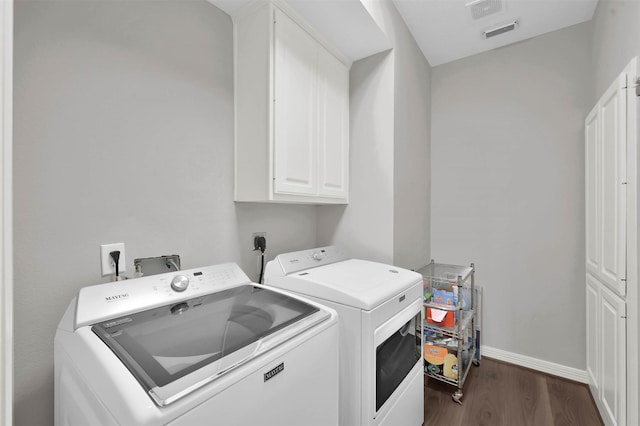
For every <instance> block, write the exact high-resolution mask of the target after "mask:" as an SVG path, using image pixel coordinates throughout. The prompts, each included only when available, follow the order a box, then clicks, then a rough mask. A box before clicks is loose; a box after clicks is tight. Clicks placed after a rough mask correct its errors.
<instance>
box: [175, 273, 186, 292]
mask: <svg viewBox="0 0 640 426" xmlns="http://www.w3.org/2000/svg"><path fill="white" fill-rule="evenodd" d="M187 287H189V278H187V277H186V276H184V275H176V276H175V277H173V279H172V280H171V288H172V289H174V290H175V291H185V290H186V289H187Z"/></svg>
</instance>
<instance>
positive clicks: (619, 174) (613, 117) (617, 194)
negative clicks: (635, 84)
mask: <svg viewBox="0 0 640 426" xmlns="http://www.w3.org/2000/svg"><path fill="white" fill-rule="evenodd" d="M625 86H626V73H623V74H621V75H620V76H619V77H618V79H617V80H616V81H615V82H614V84H613V85H612V86H611V87H610V88H609V89H608V90H607V91H606V92H605V94H604V95H603V97H602V98H601V99H600V102H599V109H600V110H599V113H598V116H599V125H598V126H599V134H600V139H601V141H600V146H601V149H600V156H601V157H600V167H601V177H600V180H601V183H600V191H601V195H600V197H601V198H600V208H601V212H600V214H601V219H600V220H601V233H600V256H601V261H600V272H599V278H600V279H601V280H602V281H603V282H604V283H605V284H607V285H608V286H609V287H610V288H611V289H612V290H614V291H615V292H616V293H617V294H619V295H621V296H624V295H625V292H626V285H625V284H626V282H625V281H626V255H627V251H626V242H627V241H626V233H627V227H626V209H627V203H626V185H625V181H626V164H627V112H626V104H627V101H626V91H625V90H624V87H625Z"/></svg>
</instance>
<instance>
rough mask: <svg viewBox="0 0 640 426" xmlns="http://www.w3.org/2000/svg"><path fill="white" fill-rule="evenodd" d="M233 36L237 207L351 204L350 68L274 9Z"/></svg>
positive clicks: (250, 14)
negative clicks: (251, 203) (251, 204)
mask: <svg viewBox="0 0 640 426" xmlns="http://www.w3.org/2000/svg"><path fill="white" fill-rule="evenodd" d="M289 13H290V14H292V13H291V12H290V11H289ZM298 19H299V18H298ZM234 32H235V34H234V35H235V37H234V40H235V96H236V98H235V103H236V117H235V119H236V120H235V200H236V201H255V202H290V203H310V204H344V203H347V202H348V176H349V68H348V66H347V65H345V63H344V62H343V61H342V60H341V59H339V58H337V57H336V55H334V54H333V53H332V52H330V51H329V50H328V49H327V48H326V47H325V46H324V45H323V44H322V43H320V42H319V41H318V40H317V38H316V37H314V35H312V33H311V31H310V30H309V29H308V27H306V26H305V24H304V23H302V22H301V21H299V20H294V19H292V18H291V17H290V16H289V14H288V13H285V12H284V11H283V10H281V9H280V8H279V7H277V6H275V5H273V4H270V3H259V4H257V5H254V6H253V7H252V8H250V9H248V10H247V11H246V12H245V13H243V14H242V15H241V16H239V17H237V18H236V19H235V22H234Z"/></svg>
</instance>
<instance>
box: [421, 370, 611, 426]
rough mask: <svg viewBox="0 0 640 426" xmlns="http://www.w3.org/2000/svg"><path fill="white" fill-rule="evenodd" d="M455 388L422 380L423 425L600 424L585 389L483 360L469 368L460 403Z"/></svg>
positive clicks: (551, 377)
mask: <svg viewBox="0 0 640 426" xmlns="http://www.w3.org/2000/svg"><path fill="white" fill-rule="evenodd" d="M453 391H455V387H454V386H451V385H447V384H446V383H442V382H439V381H437V380H434V379H427V378H426V377H425V397H424V419H425V422H424V424H425V426H462V425H464V426H467V425H478V426H480V425H482V426H485V425H486V426H520V425H525V426H566V425H576V426H591V425H594V426H596V425H597V426H602V425H603V423H602V419H601V418H600V415H599V414H598V411H597V409H596V406H595V403H594V402H593V398H592V397H591V393H590V392H589V388H588V386H587V385H585V384H582V383H576V382H573V381H570V380H566V379H562V378H559V377H556V376H551V375H548V374H544V373H540V372H537V371H533V370H529V369H526V368H522V367H518V366H515V365H512V364H507V363H504V362H500V361H496V360H493V359H490V358H482V361H481V362H480V366H479V367H474V366H471V371H470V372H469V376H468V377H467V381H466V383H465V385H464V388H463V392H464V396H463V397H462V405H459V404H457V403H455V402H454V401H453V400H452V399H451V394H452V393H453Z"/></svg>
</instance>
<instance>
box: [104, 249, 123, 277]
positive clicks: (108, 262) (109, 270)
mask: <svg viewBox="0 0 640 426" xmlns="http://www.w3.org/2000/svg"><path fill="white" fill-rule="evenodd" d="M116 250H117V251H120V259H118V268H119V271H118V272H119V273H120V274H122V273H123V272H124V271H126V265H127V261H126V259H125V257H124V243H113V244H103V245H101V246H100V261H101V264H102V276H103V277H104V276H106V275H113V274H115V273H116V265H115V264H114V262H113V259H111V256H110V255H109V253H111V252H112V251H116Z"/></svg>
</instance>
